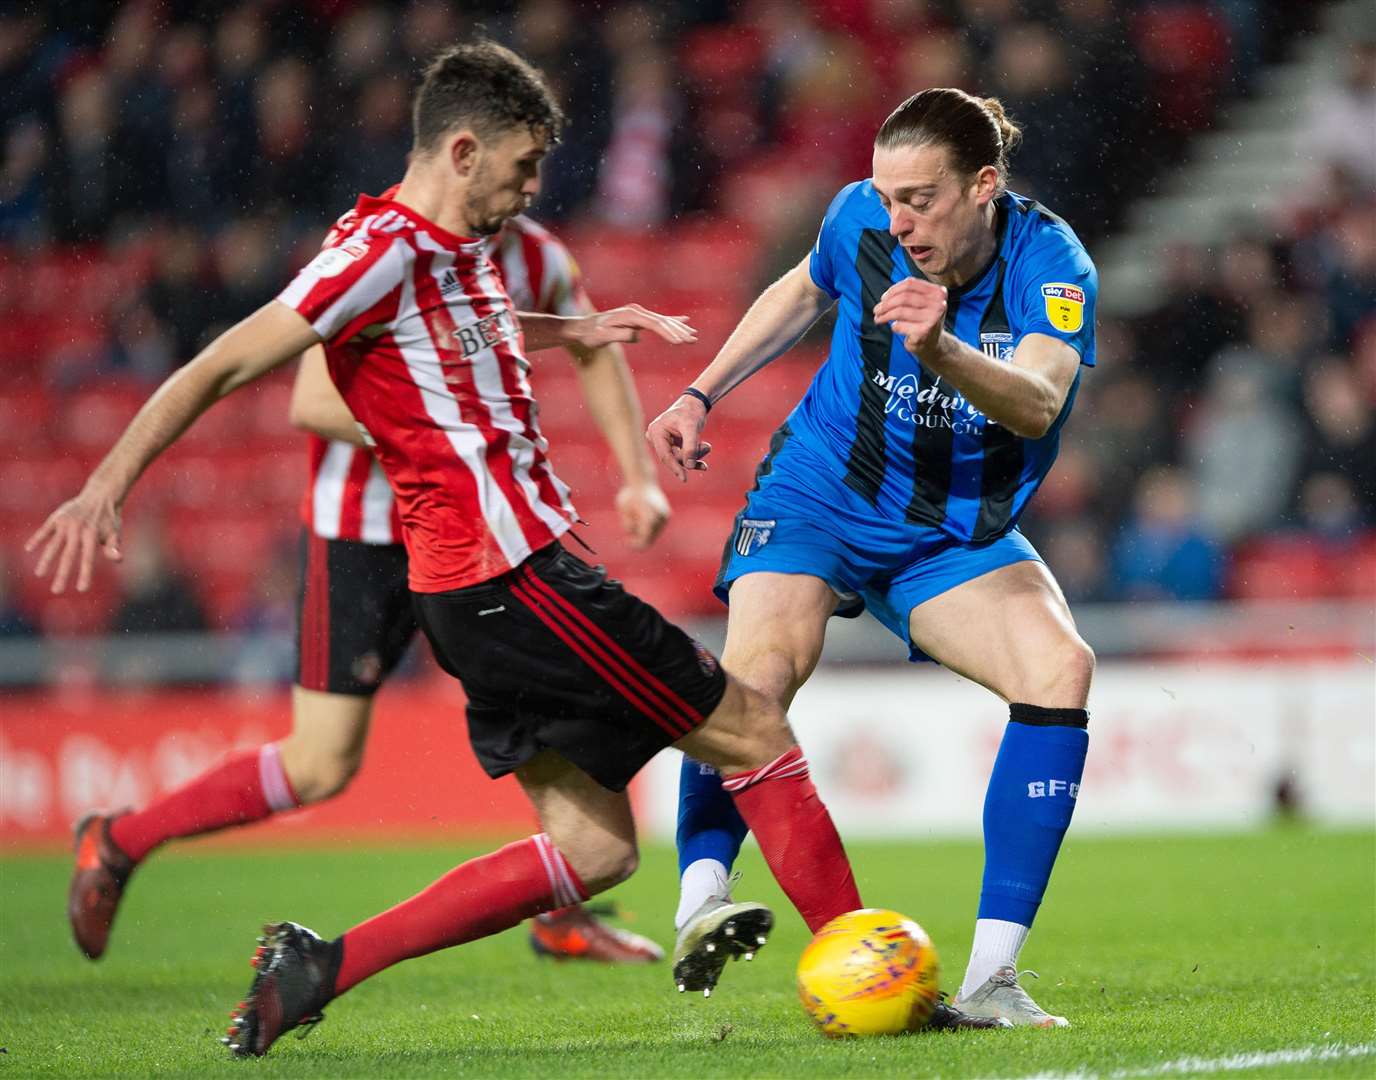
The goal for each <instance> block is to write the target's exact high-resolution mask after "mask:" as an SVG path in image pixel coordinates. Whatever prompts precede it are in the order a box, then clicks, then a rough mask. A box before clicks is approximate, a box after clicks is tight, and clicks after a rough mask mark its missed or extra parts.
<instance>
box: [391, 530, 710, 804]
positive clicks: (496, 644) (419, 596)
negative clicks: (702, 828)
mask: <svg viewBox="0 0 1376 1080" xmlns="http://www.w3.org/2000/svg"><path fill="white" fill-rule="evenodd" d="M415 603H416V614H417V616H418V617H419V619H420V625H421V629H423V630H424V631H425V634H426V636H427V637H428V638H429V639H430V645H431V647H432V648H433V649H434V652H435V658H436V659H437V660H438V661H439V663H440V666H441V667H443V668H444V670H445V671H447V672H449V673H450V674H451V675H453V676H455V677H456V678H457V679H458V680H459V681H460V682H462V683H463V688H464V692H465V693H466V694H467V696H468V737H469V739H470V740H471V741H472V743H473V751H474V753H475V754H477V756H478V760H479V761H480V762H481V763H482V766H483V768H484V769H486V770H487V773H488V775H489V776H493V777H497V776H504V775H505V774H507V773H509V772H511V771H512V770H513V769H515V768H516V767H517V766H519V765H522V764H524V763H525V762H527V761H529V760H530V759H531V758H533V757H534V756H535V755H536V754H538V753H540V752H541V751H542V750H545V749H550V750H556V751H558V752H559V753H560V754H562V755H563V756H564V757H565V758H567V759H568V760H569V761H571V762H573V764H575V765H577V766H578V767H579V768H580V769H582V770H583V771H584V772H586V773H587V774H588V775H589V776H591V777H592V778H593V779H594V780H596V781H597V782H598V783H599V784H601V785H602V786H603V787H605V788H608V789H609V790H611V791H621V790H622V789H623V788H625V786H626V785H627V784H628V783H629V782H630V779H631V777H633V776H634V775H635V774H636V773H637V772H639V771H640V768H641V766H643V765H644V764H645V763H646V762H647V761H649V760H650V758H652V757H654V756H655V754H657V753H659V751H660V750H662V749H664V747H666V746H668V745H669V744H670V743H672V742H675V741H677V740H678V739H680V738H682V737H683V736H684V735H686V734H688V732H690V731H692V730H693V729H694V728H695V727H697V726H698V725H699V724H701V723H702V722H703V720H705V719H706V718H707V717H708V716H709V715H710V714H711V712H712V710H713V709H715V708H716V707H717V704H718V703H719V702H720V701H721V699H722V695H723V694H725V693H726V675H725V673H724V672H723V671H722V669H721V665H720V664H719V663H718V662H717V658H716V657H715V656H713V655H712V654H711V653H710V652H708V651H707V650H706V649H704V648H703V647H702V646H701V645H699V644H698V643H697V642H696V641H694V640H693V639H692V638H690V637H689V636H688V635H687V634H685V633H684V632H683V631H682V630H680V629H679V628H678V627H677V626H675V625H674V624H673V623H671V622H669V621H668V620H666V619H665V618H664V616H662V615H660V613H659V612H658V611H656V610H655V609H654V608H652V607H650V605H649V604H647V603H645V602H644V601H642V600H639V599H637V598H636V597H634V596H632V595H631V594H630V593H628V592H627V591H626V590H625V589H624V588H622V586H621V583H620V582H618V581H613V580H611V579H609V578H608V577H607V572H606V570H604V569H603V568H602V567H600V566H599V567H591V566H589V565H588V564H587V563H585V562H583V561H582V560H581V559H579V558H578V557H576V556H575V555H573V554H571V553H569V552H567V551H565V550H564V548H563V547H561V546H560V545H559V544H557V543H556V544H551V545H550V546H549V547H546V548H543V549H541V550H540V551H538V552H536V553H535V554H534V555H532V556H531V557H530V558H528V559H527V560H526V561H525V562H523V563H522V564H521V565H520V566H519V567H517V568H516V569H515V570H512V571H509V572H508V573H505V574H503V575H501V576H500V577H497V578H493V579H492V580H491V581H485V582H483V583H482V584H480V585H473V586H471V587H469V588H466V589H455V590H454V591H452V592H445V593H416V594H415Z"/></svg>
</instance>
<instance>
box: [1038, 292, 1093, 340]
mask: <svg viewBox="0 0 1376 1080" xmlns="http://www.w3.org/2000/svg"><path fill="white" fill-rule="evenodd" d="M1042 300H1043V301H1044V302H1045V303H1046V317H1047V318H1048V319H1050V320H1051V325H1052V326H1054V327H1055V328H1056V329H1057V330H1064V331H1065V332H1066V333H1067V334H1073V333H1075V331H1077V330H1078V329H1080V327H1082V326H1084V324H1085V291H1084V289H1082V288H1080V287H1079V286H1078V285H1067V284H1065V283H1064V282H1060V281H1053V282H1052V283H1051V284H1049V285H1043V286H1042Z"/></svg>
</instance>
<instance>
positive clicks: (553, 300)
mask: <svg viewBox="0 0 1376 1080" xmlns="http://www.w3.org/2000/svg"><path fill="white" fill-rule="evenodd" d="M544 249H545V250H544V281H543V282H541V284H540V294H539V301H538V304H537V307H538V309H539V310H540V311H541V312H543V313H544V314H546V315H564V316H572V315H585V314H587V313H588V312H589V311H591V310H592V301H591V300H589V299H588V294H587V291H586V290H585V289H584V288H583V275H582V272H581V271H580V270H579V269H578V263H577V261H575V259H574V257H573V255H572V253H571V252H570V251H569V249H568V248H566V247H565V246H564V245H563V244H561V243H560V242H559V241H558V240H555V239H554V238H553V237H550V238H549V240H547V241H546V242H545V244H544Z"/></svg>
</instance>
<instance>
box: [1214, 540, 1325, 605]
mask: <svg viewBox="0 0 1376 1080" xmlns="http://www.w3.org/2000/svg"><path fill="white" fill-rule="evenodd" d="M1341 580H1342V579H1341V576H1340V572H1339V570H1338V567H1337V566H1335V564H1334V562H1333V561H1332V560H1330V559H1329V558H1328V557H1327V553H1326V552H1325V550H1324V547H1323V545H1322V544H1321V543H1320V542H1319V541H1317V540H1315V539H1313V538H1311V537H1306V536H1294V537H1289V536H1282V537H1264V538H1262V539H1259V540H1255V541H1252V542H1250V543H1247V544H1244V545H1243V546H1242V547H1241V548H1240V549H1239V550H1238V551H1237V552H1236V553H1235V554H1234V556H1233V561H1232V567H1231V570H1230V572H1229V580H1228V589H1227V592H1228V595H1229V596H1232V597H1235V598H1237V599H1239V600H1297V599H1305V598H1308V597H1317V596H1331V595H1333V594H1334V593H1336V592H1337V591H1338V590H1339V588H1340V587H1341Z"/></svg>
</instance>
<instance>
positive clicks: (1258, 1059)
mask: <svg viewBox="0 0 1376 1080" xmlns="http://www.w3.org/2000/svg"><path fill="white" fill-rule="evenodd" d="M1372 1055H1376V1043H1324V1044H1315V1045H1312V1046H1295V1047H1290V1048H1288V1049H1285V1050H1254V1051H1250V1052H1248V1053H1243V1054H1229V1055H1228V1056H1227V1057H1217V1058H1202V1057H1183V1058H1176V1060H1174V1061H1163V1062H1162V1063H1161V1064H1159V1065H1143V1066H1140V1067H1137V1068H1131V1069H1114V1070H1113V1071H1112V1072H1108V1073H1098V1072H1090V1071H1088V1070H1085V1069H1080V1070H1076V1071H1075V1072H1069V1073H1036V1074H1034V1075H1032V1076H1027V1077H1024V1078H1023V1080H1136V1078H1138V1077H1145V1076H1174V1075H1177V1074H1180V1073H1217V1072H1238V1071H1239V1070H1242V1069H1266V1068H1270V1067H1272V1066H1275V1065H1304V1064H1307V1063H1309V1062H1323V1061H1346V1060H1349V1059H1351V1058H1360V1057H1370V1056H1372Z"/></svg>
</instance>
